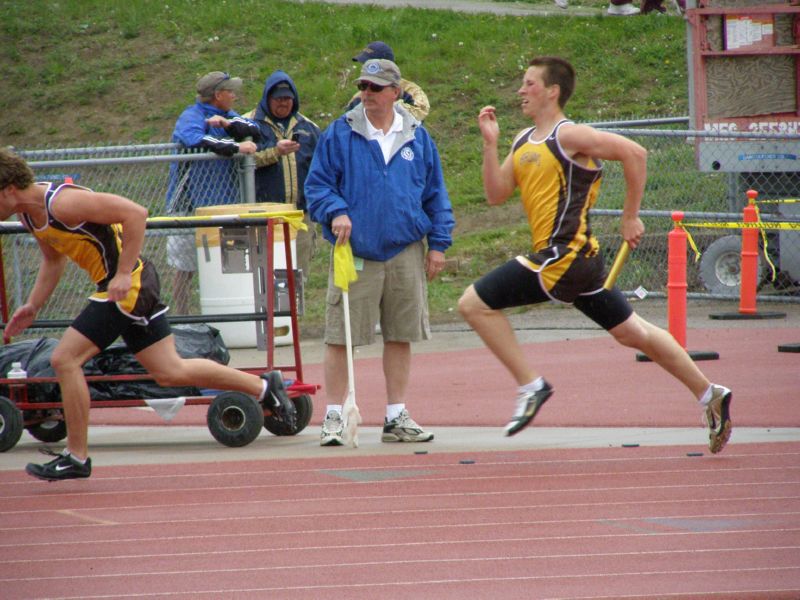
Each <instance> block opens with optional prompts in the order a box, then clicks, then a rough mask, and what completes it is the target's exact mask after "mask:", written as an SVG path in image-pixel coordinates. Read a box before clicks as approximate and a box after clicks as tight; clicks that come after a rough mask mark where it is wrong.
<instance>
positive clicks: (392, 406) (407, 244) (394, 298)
mask: <svg viewBox="0 0 800 600" xmlns="http://www.w3.org/2000/svg"><path fill="white" fill-rule="evenodd" d="M402 81H403V80H402V78H401V76H400V69H399V68H398V67H397V65H396V64H395V63H394V62H392V61H390V60H386V59H378V60H368V61H367V62H365V63H364V65H363V66H362V68H361V75H360V76H359V78H358V80H357V81H356V85H357V87H358V89H359V90H360V100H361V102H360V104H359V105H358V106H356V107H355V108H353V109H351V110H350V111H348V112H347V113H345V114H344V115H343V116H341V117H340V118H338V119H336V120H335V121H334V122H333V123H331V124H330V126H328V128H327V129H326V130H325V132H324V133H323V134H322V136H321V137H320V139H319V143H318V144H317V148H316V150H315V152H314V159H313V160H312V162H311V170H310V171H309V173H308V177H307V178H306V187H305V192H306V205H307V207H308V212H309V214H310V215H311V218H312V220H314V221H316V222H317V223H320V224H321V225H322V231H323V235H324V236H325V239H326V240H328V241H329V242H330V243H331V244H346V243H347V242H348V241H349V242H350V244H351V246H352V250H353V254H354V256H355V263H356V265H355V266H356V271H357V273H358V280H357V281H355V282H354V283H352V284H351V285H350V289H349V292H348V293H349V296H348V298H349V304H350V313H351V319H350V322H351V324H352V332H351V333H352V342H353V345H354V346H363V345H367V344H371V343H373V342H374V341H375V326H376V324H377V323H378V321H380V325H381V331H382V334H383V372H384V378H385V382H386V396H387V406H386V419H385V421H384V427H383V435H382V438H381V439H382V441H384V442H427V441H430V440H432V439H433V434H432V433H430V432H427V431H425V430H424V429H422V427H420V426H419V425H418V424H417V423H415V422H414V421H413V419H411V417H410V416H409V414H408V411H407V410H406V407H405V406H406V405H405V402H406V390H407V388H408V382H409V377H410V369H411V342H416V341H419V340H423V339H429V338H430V326H429V323H428V299H427V281H428V280H432V279H433V278H434V277H436V276H437V275H438V274H439V273H440V272H441V270H442V268H443V267H444V262H445V256H444V253H445V250H447V248H449V247H450V245H451V243H452V231H453V227H454V225H455V221H454V219H453V210H452V207H451V206H450V199H449V197H448V195H447V189H446V188H445V184H444V177H443V175H442V167H441V163H440V160H439V152H438V150H437V148H436V144H435V143H434V141H433V139H431V137H430V135H429V134H428V132H427V131H426V130H425V128H424V127H423V126H422V124H421V123H420V122H419V121H418V120H417V119H415V118H414V117H413V116H411V114H410V113H409V112H408V111H407V110H406V109H405V108H404V105H403V104H402V103H398V102H397V100H398V99H399V98H400V96H401V94H402V87H401V82H402ZM330 273H331V275H330V276H329V278H328V296H327V308H326V314H325V344H326V349H325V393H326V398H327V401H328V407H327V410H326V411H325V415H326V416H325V420H324V422H323V425H322V433H321V436H320V444H321V445H323V446H335V445H340V444H342V432H343V428H342V406H343V403H344V400H345V397H346V395H347V389H348V385H347V384H348V379H347V349H346V346H345V344H346V340H345V329H344V312H343V309H342V293H341V290H340V289H339V288H337V287H336V286H335V285H334V283H333V275H332V273H333V269H331V270H330Z"/></svg>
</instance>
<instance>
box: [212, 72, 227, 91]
mask: <svg viewBox="0 0 800 600" xmlns="http://www.w3.org/2000/svg"><path fill="white" fill-rule="evenodd" d="M230 78H231V76H230V75H228V74H227V73H223V74H222V79H220V80H219V82H218V83H217V85H215V86H214V91H217V89H218V88H219V86H221V85H222V84H223V83H225V82H226V81H228V80H229V79H230Z"/></svg>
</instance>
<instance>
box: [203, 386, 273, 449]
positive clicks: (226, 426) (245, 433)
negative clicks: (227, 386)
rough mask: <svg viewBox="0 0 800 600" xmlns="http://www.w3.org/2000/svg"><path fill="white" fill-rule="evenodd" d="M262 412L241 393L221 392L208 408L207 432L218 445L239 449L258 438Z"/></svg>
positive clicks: (251, 399)
mask: <svg viewBox="0 0 800 600" xmlns="http://www.w3.org/2000/svg"><path fill="white" fill-rule="evenodd" d="M263 419H264V411H263V410H262V409H261V406H259V404H258V402H256V401H255V400H254V399H253V398H251V397H250V396H248V395H247V394H242V393H241V392H222V393H221V394H218V395H217V397H216V398H214V400H212V401H211V405H210V406H209V407H208V414H207V417H206V420H207V422H208V430H209V431H210V432H211V435H213V436H214V439H216V440H217V441H218V442H219V443H220V444H223V445H225V446H230V447H231V448H239V447H241V446H246V445H247V444H249V443H250V442H252V441H253V440H254V439H256V438H257V437H258V434H259V433H260V432H261V422H262V421H263Z"/></svg>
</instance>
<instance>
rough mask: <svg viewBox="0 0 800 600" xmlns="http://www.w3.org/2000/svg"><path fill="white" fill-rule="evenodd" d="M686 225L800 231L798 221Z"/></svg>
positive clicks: (685, 224) (712, 222)
mask: <svg viewBox="0 0 800 600" xmlns="http://www.w3.org/2000/svg"><path fill="white" fill-rule="evenodd" d="M684 226H686V227H702V228H704V229H776V230H782V231H800V223H764V222H763V221H758V222H757V223H723V222H721V221H708V222H700V223H684Z"/></svg>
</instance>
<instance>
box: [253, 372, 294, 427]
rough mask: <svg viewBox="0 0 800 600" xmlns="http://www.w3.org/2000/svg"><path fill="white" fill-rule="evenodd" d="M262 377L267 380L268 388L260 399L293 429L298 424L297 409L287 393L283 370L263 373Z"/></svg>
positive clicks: (263, 404) (273, 413)
mask: <svg viewBox="0 0 800 600" xmlns="http://www.w3.org/2000/svg"><path fill="white" fill-rule="evenodd" d="M261 379H264V380H265V381H266V382H267V389H266V391H265V392H264V393H263V394H262V395H261V398H259V399H258V401H259V402H260V403H261V405H262V406H263V407H264V408H267V409H269V410H271V411H272V415H273V416H274V417H275V418H276V419H279V420H280V421H283V422H284V423H285V424H286V427H288V428H289V429H292V430H293V429H294V428H295V426H296V424H297V409H296V408H295V406H294V402H292V401H291V399H290V398H289V395H288V394H287V393H286V388H285V387H284V385H283V376H282V375H281V372H280V371H270V372H269V373H262V374H261Z"/></svg>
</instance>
